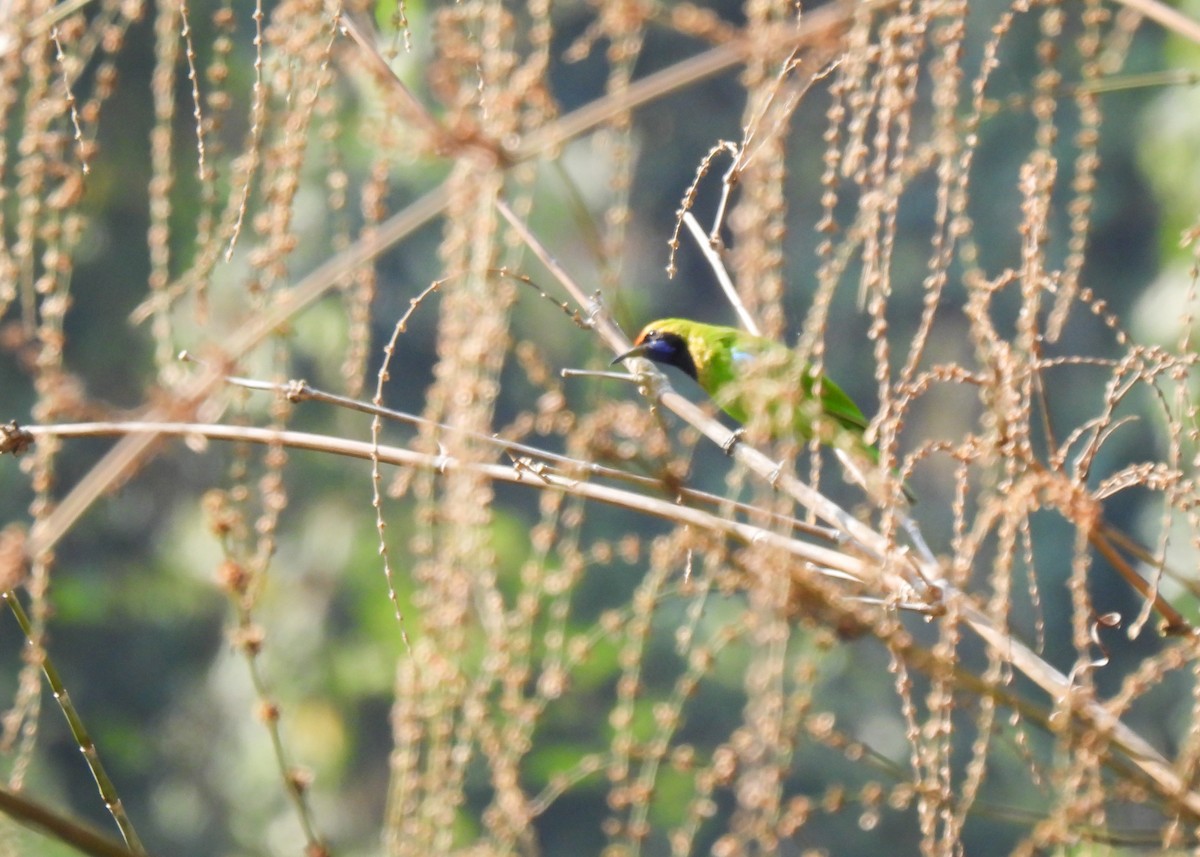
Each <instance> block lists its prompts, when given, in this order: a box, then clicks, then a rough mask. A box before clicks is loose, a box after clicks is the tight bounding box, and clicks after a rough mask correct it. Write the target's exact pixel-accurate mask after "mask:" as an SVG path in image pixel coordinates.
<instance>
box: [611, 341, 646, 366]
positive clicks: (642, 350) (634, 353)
mask: <svg viewBox="0 0 1200 857" xmlns="http://www.w3.org/2000/svg"><path fill="white" fill-rule="evenodd" d="M645 356H646V346H645V345H635V346H633V348H630V349H629V350H628V351H626V352H625V353H624V354H618V355H617V356H616V357H614V358H613V362H612V363H609V364H608V365H609V366H616V365H617V364H618V363H620V362H621V361H622V360H624V359H626V358H627V357H645Z"/></svg>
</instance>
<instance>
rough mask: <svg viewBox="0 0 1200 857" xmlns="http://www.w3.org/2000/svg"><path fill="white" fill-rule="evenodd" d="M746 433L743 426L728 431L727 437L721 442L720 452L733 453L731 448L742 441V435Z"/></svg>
mask: <svg viewBox="0 0 1200 857" xmlns="http://www.w3.org/2000/svg"><path fill="white" fill-rule="evenodd" d="M745 433H746V430H745V429H744V428H736V429H734V430H733V431H732V432H730V433H729V437H727V438H726V439H725V442H724V443H723V444H721V452H723V453H725V454H726V455H733V450H734V448H735V447H737V445H738V444H739V443H741V442H742V436H743V435H744V434H745Z"/></svg>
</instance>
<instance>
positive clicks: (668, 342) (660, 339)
mask: <svg viewBox="0 0 1200 857" xmlns="http://www.w3.org/2000/svg"><path fill="white" fill-rule="evenodd" d="M686 325H687V322H686V321H683V320H681V319H673V318H667V319H662V320H660V321H652V322H650V323H649V324H648V325H646V326H645V327H643V328H642V332H641V333H639V334H638V337H637V339H635V340H634V341H633V348H630V349H629V350H628V351H626V352H625V353H624V354H621V355H619V356H618V357H617V358H616V359H615V360H613V363H614V364H616V363H620V362H621V361H622V360H624V359H625V358H626V357H644V358H645V359H647V360H651V361H653V362H655V363H659V364H662V365H663V366H674V367H676V368H677V369H681V370H683V372H685V373H686V374H688V375H689V376H691V377H692V378H693V379H695V378H696V361H695V359H694V357H693V356H692V353H691V351H690V350H689V348H688V337H687V329H686Z"/></svg>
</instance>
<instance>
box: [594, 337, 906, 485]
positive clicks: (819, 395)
mask: <svg viewBox="0 0 1200 857" xmlns="http://www.w3.org/2000/svg"><path fill="white" fill-rule="evenodd" d="M626 357H644V358H646V359H647V360H652V361H654V362H656V363H660V364H663V365H667V366H675V367H677V368H679V369H681V370H683V371H684V372H685V373H687V374H688V375H690V376H691V377H692V378H694V379H695V380H696V382H697V383H698V384H699V385H700V387H701V389H703V390H704V392H705V393H707V394H708V395H709V397H710V398H711V399H712V400H713V401H714V402H716V403H717V404H718V405H719V406H720V407H721V409H722V410H723V411H725V413H727V414H729V416H731V417H733V418H734V419H735V420H737V421H738V422H739V423H742V424H748V423H754V422H756V421H758V420H764V421H765V424H766V425H767V427H768V433H769V435H770V436H771V437H774V438H784V437H786V436H788V435H789V434H790V435H791V436H792V437H793V438H795V439H797V440H803V441H809V440H812V438H813V437H816V438H817V439H818V441H819V442H820V443H823V444H827V445H829V446H834V447H836V448H838V449H841V450H843V451H845V452H848V453H851V454H852V455H854V456H855V457H857V458H860V459H866V461H867V462H869V463H870V464H875V463H877V462H878V461H879V450H878V449H876V447H875V446H873V445H872V444H869V443H867V441H866V439H865V438H864V437H863V433H864V432H865V431H866V429H867V425H868V420H867V418H866V417H865V416H864V415H863V412H862V411H861V410H859V407H858V405H856V404H854V401H853V400H852V399H851V398H850V397H849V396H847V395H846V393H845V392H844V391H843V390H842V388H841V387H839V386H838V385H837V384H835V383H834V382H833V381H831V380H830V379H829V378H828V377H825V376H821V378H820V383H819V384H818V383H817V378H818V376H817V375H816V374H815V373H814V372H813V369H812V367H811V366H810V365H809V364H807V363H804V362H802V361H800V360H799V359H798V358H797V357H796V354H795V352H793V351H792V350H791V349H790V348H788V347H787V346H786V345H783V344H782V343H779V342H776V341H774V340H771V339H765V338H763V337H761V336H754V335H753V334H749V333H745V332H743V331H740V330H738V329H736V328H733V327H722V326H720V325H714V324H702V323H701V322H698V321H691V320H690V319H685V318H664V319H660V320H658V321H653V322H651V323H650V324H648V325H646V326H645V327H644V328H643V329H642V332H641V333H640V334H638V338H637V339H636V340H635V342H634V347H633V348H631V349H630V350H629V351H627V352H626V353H625V354H622V355H621V356H620V357H618V358H617V359H616V360H614V361H613V362H614V363H616V362H618V361H620V360H623V359H625V358H626ZM797 390H798V393H797ZM814 390H817V392H816V395H815V396H814ZM906 493H907V491H906Z"/></svg>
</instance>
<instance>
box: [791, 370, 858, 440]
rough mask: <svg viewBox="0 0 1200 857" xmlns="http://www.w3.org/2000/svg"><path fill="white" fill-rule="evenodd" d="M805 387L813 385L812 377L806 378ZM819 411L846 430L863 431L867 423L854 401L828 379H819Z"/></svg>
mask: <svg viewBox="0 0 1200 857" xmlns="http://www.w3.org/2000/svg"><path fill="white" fill-rule="evenodd" d="M805 380H806V383H805V386H807V387H810V388H811V386H812V384H813V379H812V376H811V375H809V376H807V377H806V379H805ZM821 410H823V411H824V412H825V413H827V414H828V415H829V416H831V417H833V418H834V419H835V420H837V421H838V422H839V423H841V424H842V425H843V426H845V427H846V428H856V429H860V430H863V431H865V430H866V428H867V425H868V424H869V421H868V420H867V418H866V417H865V416H864V415H863V412H862V411H861V410H859V407H858V405H856V404H854V400H853V399H851V398H850V397H849V396H847V395H846V393H845V391H844V390H842V388H841V387H839V386H838V385H837V384H835V383H833V381H831V380H829V378H822V379H821Z"/></svg>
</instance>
